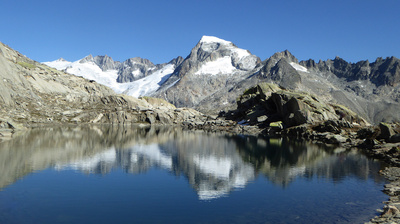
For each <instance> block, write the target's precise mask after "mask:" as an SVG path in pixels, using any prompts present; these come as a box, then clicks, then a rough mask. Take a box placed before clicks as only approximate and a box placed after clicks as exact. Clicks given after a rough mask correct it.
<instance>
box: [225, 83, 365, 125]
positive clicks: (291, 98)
mask: <svg viewBox="0 0 400 224" xmlns="http://www.w3.org/2000/svg"><path fill="white" fill-rule="evenodd" d="M233 114H234V116H233V117H232V119H236V120H238V121H239V120H246V121H249V122H250V123H253V124H257V123H260V121H261V122H262V123H265V124H266V125H268V124H269V123H272V122H276V121H282V123H283V126H284V127H286V128H287V127H293V126H298V125H302V124H316V123H321V122H325V121H339V120H340V122H341V123H340V125H339V124H335V125H332V124H331V125H330V126H332V128H331V129H332V130H330V131H333V132H338V127H340V126H351V124H352V123H354V122H355V123H359V124H362V125H365V124H366V122H365V120H364V119H362V118H361V117H359V116H358V115H357V114H355V113H354V112H352V111H350V110H349V109H347V108H346V107H344V106H340V105H335V104H331V103H327V102H324V101H323V100H322V99H319V98H318V97H317V96H314V95H312V94H309V93H305V92H295V91H292V90H287V89H283V88H281V87H278V86H277V85H275V84H272V83H259V84H258V85H257V86H255V87H252V88H250V89H248V90H246V91H245V92H244V94H243V95H242V96H240V97H239V98H238V100H237V110H236V111H234V113H233ZM260 118H263V119H260ZM327 127H328V129H329V124H327ZM325 129H326V128H325ZM333 129H335V130H333Z"/></svg>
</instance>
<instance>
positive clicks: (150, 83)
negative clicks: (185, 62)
mask: <svg viewBox="0 0 400 224" xmlns="http://www.w3.org/2000/svg"><path fill="white" fill-rule="evenodd" d="M174 69H175V65H172V64H168V65H166V66H165V67H163V68H162V69H160V70H158V71H156V72H154V73H153V74H151V75H149V76H146V77H144V78H141V79H138V80H136V81H134V82H129V83H119V85H120V86H121V88H122V89H125V90H124V91H123V93H124V94H127V95H130V96H134V97H139V96H147V95H149V94H151V93H153V92H155V91H156V90H157V89H158V88H160V86H161V84H162V81H163V82H165V81H166V80H167V79H168V78H169V77H170V76H171V75H172V72H174Z"/></svg>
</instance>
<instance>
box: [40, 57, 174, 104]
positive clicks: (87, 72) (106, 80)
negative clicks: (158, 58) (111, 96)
mask: <svg viewBox="0 0 400 224" xmlns="http://www.w3.org/2000/svg"><path fill="white" fill-rule="evenodd" d="M43 63H44V64H46V65H48V66H50V67H53V68H55V69H57V70H65V71H66V72H68V73H70V74H73V75H76V76H81V77H83V78H86V79H90V80H95V81H96V82H98V83H100V84H103V85H105V86H108V87H110V88H111V89H113V90H114V91H115V92H116V93H125V94H127V95H130V96H134V97H139V96H146V95H149V94H151V93H152V92H154V91H156V90H157V89H158V88H159V87H160V85H161V84H162V83H161V81H165V80H166V79H168V77H169V76H171V74H172V72H173V71H174V69H175V65H172V64H167V65H166V66H164V67H163V68H162V69H160V70H158V71H156V72H154V73H153V74H151V75H149V76H146V77H144V78H142V79H138V80H136V81H133V82H128V83H118V82H117V77H118V71H117V70H107V71H103V70H102V69H101V68H100V67H99V66H97V65H96V64H95V63H94V62H85V63H80V60H78V61H75V62H68V61H65V60H60V59H59V60H56V61H52V62H43ZM139 72H140V71H139V70H135V71H133V72H132V74H133V75H134V76H137V75H139Z"/></svg>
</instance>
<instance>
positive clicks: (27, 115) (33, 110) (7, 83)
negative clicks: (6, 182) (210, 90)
mask: <svg viewBox="0 0 400 224" xmlns="http://www.w3.org/2000/svg"><path fill="white" fill-rule="evenodd" d="M86 59H90V58H86ZM93 59H94V60H92V59H90V60H88V61H84V62H83V63H80V64H81V65H84V66H83V67H79V66H78V67H75V69H77V70H79V68H80V69H81V70H80V71H81V72H82V71H83V72H84V71H88V74H86V75H93V77H96V76H97V77H102V75H103V76H104V73H101V72H102V70H101V68H100V67H101V66H100V67H99V66H98V64H97V63H98V62H99V61H103V62H104V61H106V62H107V63H109V62H110V60H108V59H107V60H103V59H105V58H102V59H101V58H100V59H101V60H99V61H96V58H93ZM77 63H79V62H77ZM54 64H55V65H57V66H60V67H62V66H65V65H66V64H69V63H68V62H66V61H64V60H58V61H57V62H54ZM109 65H110V66H111V67H108V68H105V67H103V68H104V69H106V74H108V73H110V71H115V70H107V69H109V68H115V67H112V64H109ZM107 66H108V65H107ZM172 66H173V65H170V66H168V65H166V66H164V67H165V69H164V70H163V69H161V70H160V73H162V72H163V71H164V72H165V73H167V72H169V70H172V69H171V68H168V67H172ZM72 68H73V67H72ZM92 68H96V69H98V70H96V71H97V73H94V72H93V70H91V69H92ZM85 69H86V70H85ZM168 69H169V70H168ZM107 72H108V73H107ZM154 74H156V73H154ZM114 75H115V74H114ZM103 78H107V77H103ZM145 78H146V77H145ZM153 79H155V78H154V77H153ZM194 117H195V118H196V119H199V120H198V121H200V120H205V119H207V116H204V115H203V114H201V113H199V112H197V111H195V110H193V109H186V108H183V109H176V107H175V106H173V105H172V104H169V103H168V102H166V101H164V100H162V99H155V98H151V97H145V98H142V99H137V98H135V97H130V96H127V95H122V94H116V93H115V92H114V91H113V90H112V89H110V88H108V87H106V86H104V85H101V84H99V83H97V82H96V81H94V80H89V79H85V78H82V77H78V76H75V75H71V74H68V73H65V72H63V71H58V70H56V69H54V68H50V67H49V66H47V65H45V64H41V63H39V62H36V61H33V60H31V59H29V58H27V57H25V56H23V55H22V54H20V53H19V52H17V51H15V50H13V49H11V48H10V47H8V46H6V45H4V44H2V43H0V141H1V140H2V137H4V136H5V134H4V133H6V135H7V136H10V134H11V130H15V129H19V128H21V129H22V128H23V126H24V125H25V126H40V125H43V124H46V123H47V124H52V125H54V124H70V123H73V124H82V123H121V124H137V123H141V124H142V123H147V124H173V123H174V124H179V123H182V122H184V121H187V120H189V119H193V118H194Z"/></svg>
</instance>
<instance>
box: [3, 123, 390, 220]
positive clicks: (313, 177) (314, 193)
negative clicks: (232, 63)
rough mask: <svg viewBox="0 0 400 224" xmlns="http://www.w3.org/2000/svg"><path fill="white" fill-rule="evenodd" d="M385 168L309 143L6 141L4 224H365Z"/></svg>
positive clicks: (63, 137)
mask: <svg viewBox="0 0 400 224" xmlns="http://www.w3.org/2000/svg"><path fill="white" fill-rule="evenodd" d="M381 166H382V164H380V163H379V162H377V161H373V160H370V159H368V158H366V157H365V156H363V155H361V154H359V153H357V152H356V151H349V150H347V151H346V150H343V149H340V148H327V147H322V146H318V145H313V144H309V143H304V142H294V141H289V140H282V139H264V138H255V137H246V136H235V135H223V134H211V133H205V132H200V131H199V132H193V131H182V130H180V129H178V128H173V127H170V128H155V127H152V128H138V127H118V126H89V127H64V128H61V127H55V128H46V129H34V130H31V131H29V132H27V133H25V134H20V135H19V136H16V137H14V138H13V139H11V140H9V141H5V142H1V143H0V223H1V224H14V223H18V224H19V223H23V224H25V223H35V224H36V223H41V224H43V223H52V224H53V223H363V222H366V221H368V220H369V219H370V218H372V217H374V216H375V215H376V212H375V210H376V209H377V208H381V207H382V203H381V202H382V201H384V200H387V196H386V195H384V194H383V193H382V192H381V189H382V188H383V184H384V180H383V178H382V177H381V176H379V174H378V171H379V169H380V167H381Z"/></svg>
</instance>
